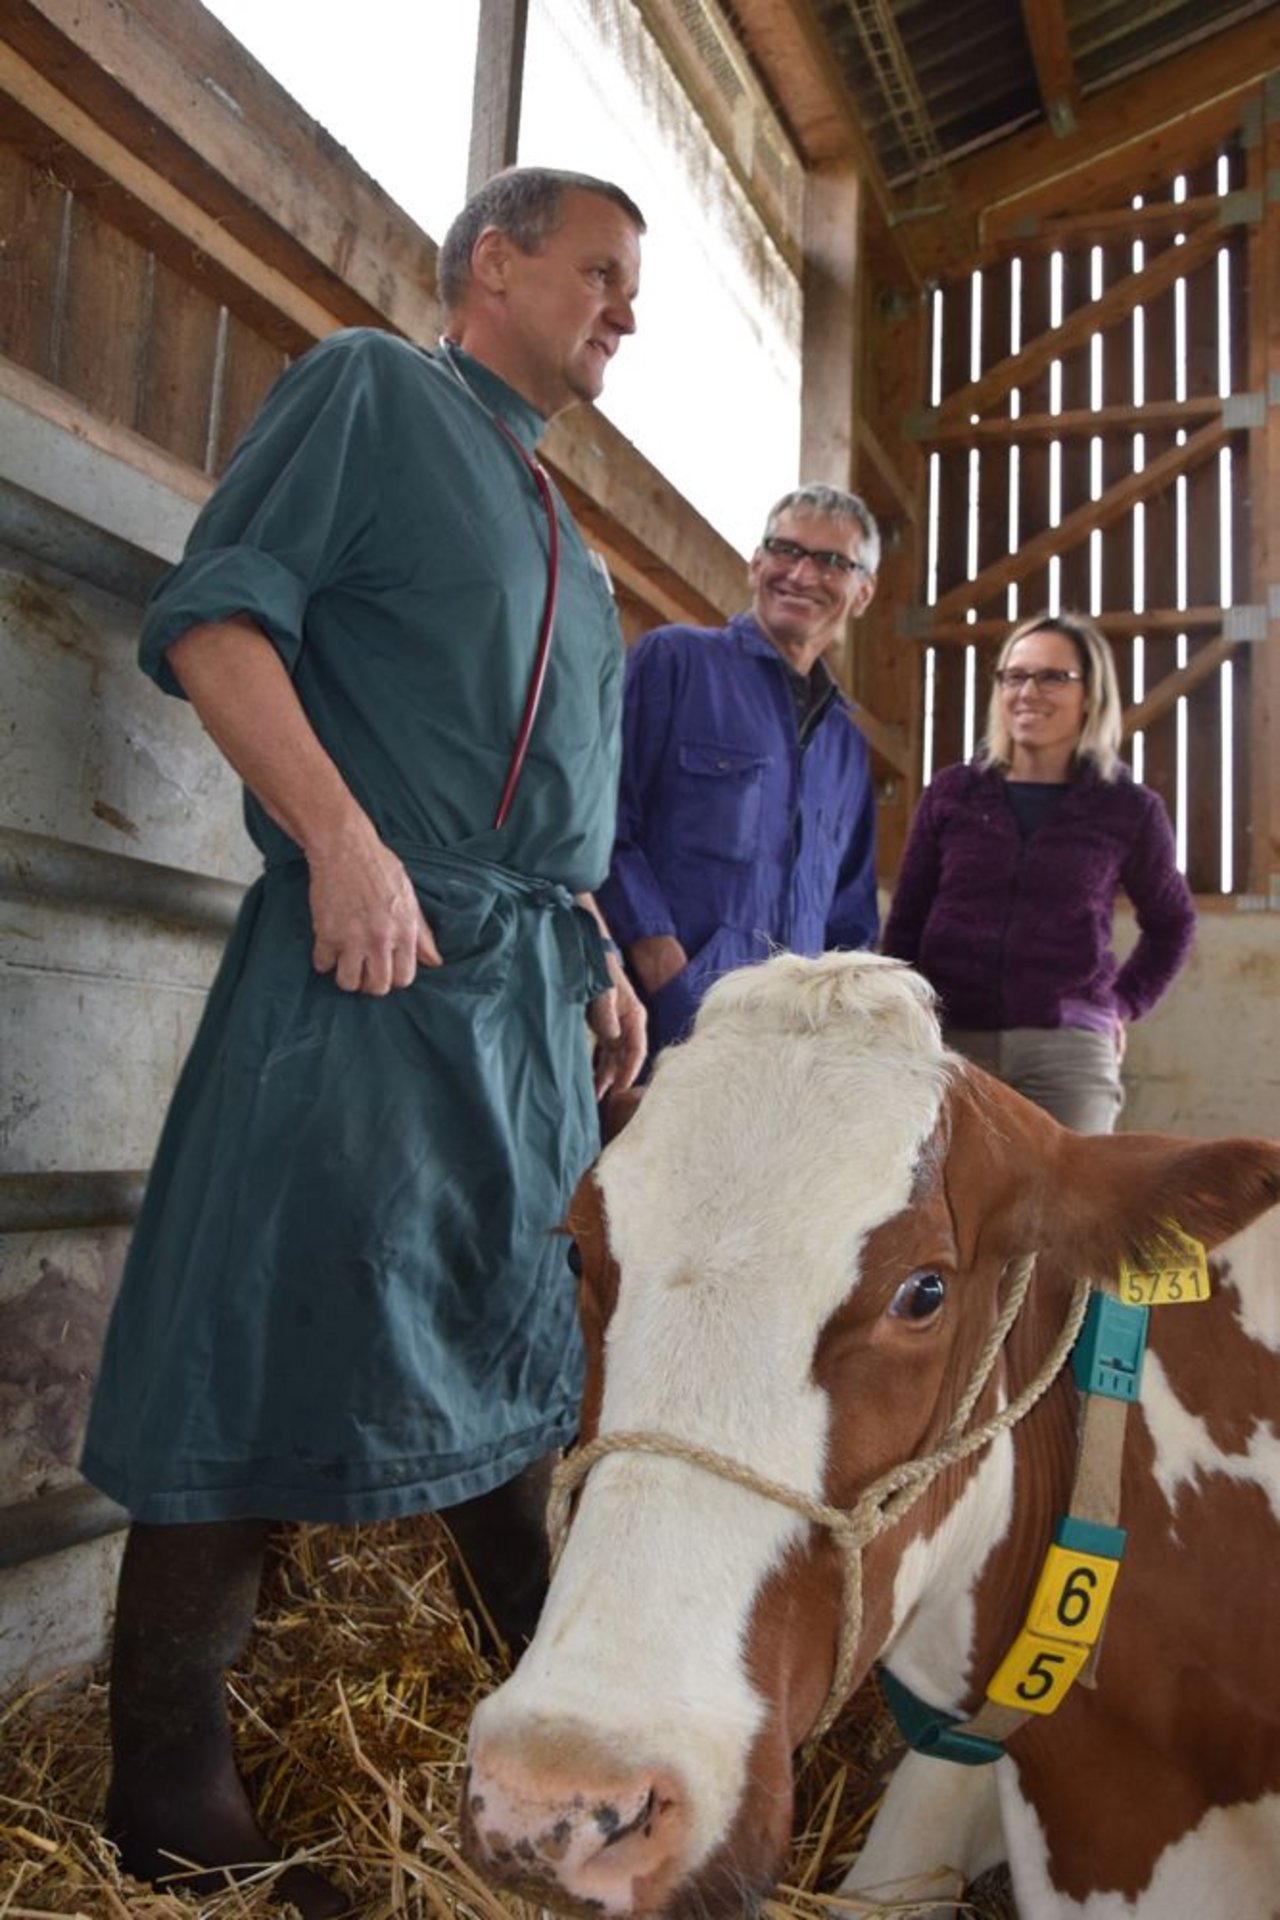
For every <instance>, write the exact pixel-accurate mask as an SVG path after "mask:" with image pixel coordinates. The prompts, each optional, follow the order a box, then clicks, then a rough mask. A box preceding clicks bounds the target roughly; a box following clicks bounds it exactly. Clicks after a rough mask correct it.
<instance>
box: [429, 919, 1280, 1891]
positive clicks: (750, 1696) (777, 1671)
mask: <svg viewBox="0 0 1280 1920" xmlns="http://www.w3.org/2000/svg"><path fill="white" fill-rule="evenodd" d="M1234 1144H1235V1151H1234V1154H1233V1153H1232V1151H1231V1150H1230V1148H1229V1147H1228V1146H1227V1144H1226V1143H1224V1144H1223V1145H1221V1146H1217V1147H1214V1146H1204V1147H1194V1146H1191V1145H1189V1144H1188V1145H1179V1144H1178V1143H1174V1142H1169V1141H1154V1140H1151V1139H1144V1138H1141V1137H1134V1138H1132V1139H1129V1140H1115V1141H1096V1140H1095V1141H1088V1140H1083V1139H1080V1138H1078V1137H1076V1136H1074V1135H1071V1134H1068V1133H1066V1132H1064V1131H1063V1130H1062V1129H1060V1128H1058V1127H1056V1126H1055V1125H1054V1124H1053V1122H1051V1121H1050V1120H1048V1119H1047V1118H1046V1117H1045V1116H1044V1115H1042V1114H1040V1113H1039V1112H1038V1111H1037V1110H1036V1109H1034V1108H1032V1107H1030V1106H1028V1105H1027V1103H1026V1102H1024V1101H1022V1100H1020V1099H1018V1098H1017V1096H1015V1095H1013V1094H1010V1093H1008V1092H1007V1090H1005V1089H1002V1088H999V1087H998V1086H996V1084H995V1083H994V1082H991V1081H989V1080H987V1079H985V1077H983V1076H981V1075H977V1074H974V1073H972V1072H971V1070H969V1069H966V1068H964V1067H963V1066H962V1065H961V1063H960V1062H958V1061H957V1060H955V1059H954V1058H953V1057H951V1056H949V1055H948V1054H947V1053H946V1052H945V1051H944V1049H943V1047H942V1044H941V1041H940V1037H939V1032H938V1027H937V1023H936V1020H935V1017H934V1014H933V1011H932V1007H931V1000H930V995H929V991H928V989H927V988H926V987H925V985H924V983H923V982H922V981H921V980H920V979H919V978H918V977H917V976H916V975H914V974H912V973H911V972H910V971H908V970H907V969H905V968H903V967H901V966H899V965H897V964H896V963H894V962H890V961H882V960H877V959H875V958H873V957H871V956H866V955H828V956H826V957H825V958H823V959H821V960H817V961H804V960H800V959H797V958H795V957H793V956H783V957H780V958H778V959H775V960H773V961H771V962H770V963H768V964H767V965H766V966H763V967H760V968H757V969H752V970H748V971H744V972H742V973H739V974H735V975H731V976H730V977H728V978H727V979H725V980H724V981H722V982H721V983H720V984H719V985H718V986H717V987H716V989H715V990H714V991H713V993H712V994H711V996H710V997H709V999H708V1001H707V1002H706V1004H705V1006H704V1009H703V1011H702V1013H701V1015H700V1016H699V1019H698V1023H697V1026H696V1029H695V1032H694V1035H693V1037H692V1038H691V1039H690V1041H688V1042H687V1043H686V1044H685V1045H684V1046H681V1047H677V1048H674V1049H672V1050H670V1051H669V1052H667V1053H666V1054H664V1056H663V1058H662V1060H661V1061H660V1062H659V1065H658V1068H657V1071H656V1073H655V1075H654V1078H653V1083H652V1086H651V1088H650V1090H649V1092H648V1093H647V1094H646V1097H645V1100H644V1103H643V1105H642V1106H641V1108H640V1110H639V1112H638V1114H637V1115H636V1117H635V1119H634V1120H633V1121H632V1122H631V1124H630V1125H629V1126H628V1128H627V1129H626V1131H625V1132H624V1133H623V1134H622V1135H620V1137H619V1138H618V1139H617V1140H615V1141H614V1142H613V1144H612V1145H611V1146H610V1147H609V1148H608V1149H607V1151H606V1152H605V1153H604V1155H603V1157H602V1158H601V1160H600V1162H599V1163H598V1166H597V1168H596V1169H595V1172H594V1174H593V1175H592V1176H589V1177H588V1178H587V1180H586V1181H584V1183H583V1185H582V1187H581V1189H580V1191H579V1193H578V1196H577V1198H576V1201H575V1203H574V1208H573V1214H572V1219H571V1224H572V1226H573V1229H574V1232H575V1235H576V1237H577V1241H578V1246H579V1249H580V1253H581V1258H582V1263H583V1281H582V1313H583V1323H584V1328H585V1332H586V1338H587V1346H588V1354H589V1363H588V1380H587V1389H586V1401H585V1408H584V1420H583V1434H584V1437H588V1438H589V1437H590V1436H592V1435H593V1434H595V1433H597V1432H600V1433H602V1434H606V1433H611V1432H622V1431H636V1430H643V1431H646V1432H655V1433H658V1434H661V1435H664V1436H673V1437H675V1438H676V1439H678V1440H680V1441H682V1442H686V1443H688V1445H689V1447H690V1448H691V1449H694V1450H696V1449H698V1448H704V1449H710V1450H713V1451H714V1452H715V1453H716V1454H717V1455H720V1456H729V1457H731V1458H732V1459H733V1460H735V1461H737V1462H740V1463H741V1464H742V1465H743V1466H744V1467H746V1468H748V1469H749V1470H751V1471H752V1472H753V1473H754V1474H755V1475H758V1476H761V1477H763V1478H765V1479H768V1480H770V1481H774V1482H778V1483H780V1484H782V1485H783V1486H785V1487H787V1488H789V1489H792V1490H793V1491H794V1492H796V1493H798V1494H800V1495H804V1496H808V1497H809V1498H811V1499H814V1500H818V1501H823V1502H826V1503H830V1504H833V1505H836V1506H839V1507H842V1508H848V1507H851V1506H852V1505H853V1504H854V1502H855V1501H856V1500H857V1498H858V1495H859V1493H860V1492H861V1491H862V1490H863V1489H864V1488H866V1487H867V1486H868V1484H869V1483H871V1482H872V1481H874V1480H876V1479H877V1478H879V1477H880V1476H881V1475H883V1474H884V1473H885V1472H886V1470H887V1469H889V1468H890V1467H892V1466H894V1465H895V1464H897V1463H898V1462H901V1461H904V1460H908V1459H911V1458H913V1457H915V1456H918V1455H921V1454H923V1453H927V1452H928V1451H929V1450H930V1449H933V1448H936V1446H937V1445H938V1443H939V1441H940V1440H941V1438H942V1436H943V1434H944V1433H945V1431H946V1429H947V1426H948V1423H949V1421H950V1419H951V1415H952V1413H953V1411H954V1408H955V1406H956V1403H957V1401H958V1399H959V1397H960V1396H961V1395H962V1393H963V1392H964V1390H965V1388H966V1385H967V1384H968V1382H969V1381H970V1379H971V1378H972V1377H973V1376H974V1372H975V1367H976V1364H977V1361H978V1358H979V1355H980V1353H981V1350H982V1348H983V1345H984V1342H985V1341H986V1338H987V1335H988V1333H989V1331H990V1329H991V1327H992V1325H993V1324H994V1322H995V1320H996V1318H997V1315H998V1312H999V1308H1000V1303H1001V1299H1002V1295H1003V1290H1004V1288H1005V1287H1006V1285H1007V1282H1008V1276H1009V1273H1010V1270H1011V1267H1012V1265H1013V1264H1014V1263H1015V1262H1016V1261H1017V1259H1018V1258H1019V1256H1021V1255H1023V1254H1025V1253H1028V1252H1032V1251H1034V1252H1036V1253H1037V1256H1038V1264H1037V1269H1036V1280H1035V1284H1034V1288H1033V1295H1034V1296H1035V1299H1036V1303H1037V1313H1036V1316H1035V1323H1034V1324H1033V1323H1032V1321H1031V1320H1030V1319H1028V1322H1027V1324H1026V1325H1025V1326H1024V1325H1021V1324H1020V1325H1019V1328H1018V1330H1017V1333H1016V1336H1015V1339H1014V1341H1012V1342H1011V1353H1010V1354H1009V1355H1007V1356H1006V1361H1007V1362H1008V1363H1009V1364H1012V1363H1013V1358H1014V1356H1013V1353H1012V1348H1013V1347H1015V1346H1017V1345H1018V1344H1021V1345H1023V1346H1025V1347H1027V1348H1028V1349H1031V1348H1035V1347H1036V1346H1037V1344H1038V1345H1039V1347H1040V1348H1043V1346H1044V1344H1045V1340H1044V1335H1043V1332H1042V1331H1041V1328H1042V1327H1044V1326H1047V1327H1049V1328H1050V1329H1054V1328H1056V1326H1057V1325H1059V1324H1060V1322H1061V1320H1062V1317H1063V1316H1064V1315H1065V1313H1066V1311H1067V1306H1068V1301H1069V1298H1070V1295H1071V1292H1072V1288H1073V1285H1074V1283H1075V1281H1076V1279H1077V1278H1078V1276H1079V1275H1080V1274H1081V1273H1087V1272H1089V1271H1095V1272H1097V1271H1102V1270H1104V1269H1112V1268H1114V1265H1115V1261H1116V1259H1117V1258H1118V1256H1119V1253H1120V1252H1121V1251H1122V1250H1124V1249H1126V1248H1127V1247H1130V1246H1131V1245H1133V1244H1135V1243H1137V1242H1140V1241H1142V1240H1143V1239H1146V1238H1149V1237H1150V1235H1151V1232H1152V1231H1153V1229H1154V1228H1155V1227H1156V1226H1157V1225H1158V1224H1160V1223H1162V1222H1163V1221H1165V1220H1167V1219H1168V1218H1170V1217H1177V1218H1178V1219H1179V1220H1180V1221H1181V1223H1182V1224H1183V1225H1184V1226H1186V1227H1187V1228H1189V1229H1190V1230H1191V1231H1193V1232H1195V1233H1197V1234H1198V1235H1199V1236H1200V1238H1202V1239H1204V1240H1205V1241H1206V1242H1208V1243H1210V1244H1212V1243H1215V1242H1216V1241H1218V1240H1221V1239H1222V1238H1224V1237H1225V1236H1226V1235H1227V1234H1228V1233H1230V1232H1232V1231H1234V1230H1235V1228H1236V1227H1237V1226H1239V1225H1241V1224H1243V1223H1244V1221H1245V1220H1246V1219H1247V1218H1249V1217H1251V1216H1252V1214H1254V1213H1257V1212H1259V1211H1261V1210H1262V1208H1263V1207H1265V1206H1266V1205H1267V1204H1269V1203H1270V1201H1271V1200H1273V1199H1274V1198H1275V1197H1276V1195H1277V1192H1278V1191H1280V1156H1277V1155H1275V1154H1273V1155H1272V1156H1271V1159H1270V1161H1269V1162H1267V1161H1266V1159H1265V1155H1264V1153H1263V1151H1262V1150H1260V1149H1257V1150H1255V1149H1253V1148H1249V1147H1248V1146H1247V1143H1244V1144H1242V1143H1234ZM1268 1180H1269V1181H1270V1185H1269V1186H1268V1184H1267V1182H1268ZM1038 1357H1039V1356H1038V1355H1037V1354H1036V1353H1034V1352H1033V1353H1031V1354H1030V1360H1031V1362H1032V1363H1033V1364H1034V1362H1035V1360H1036V1359H1037V1358H1038ZM1008 1390H1009V1386H1008V1380H1007V1377H1006V1366H1005V1363H1003V1362H1002V1364H1001V1366H998V1367H997V1368H996V1370H995V1372H994V1373H993V1375H992V1378H991V1381H990V1384H989V1385H988V1387H987V1388H986V1390H985V1393H984V1396H983V1398H982V1400H981V1401H980V1402H979V1405H978V1407H977V1409H976V1415H977V1416H978V1417H980V1416H981V1415H982V1414H984V1413H986V1412H989V1411H990V1410H991V1409H992V1407H993V1406H994V1405H995V1404H996V1403H997V1401H998V1399H1000V1398H1001V1397H1003V1396H1004V1395H1006V1394H1007V1392H1008ZM1011 1484H1012V1455H1011V1449H1010V1446H1009V1444H1008V1443H1006V1444H1005V1445H1004V1446H1003V1447H1001V1446H997V1447H994V1448H992V1449H990V1450H989V1451H988V1452H987V1454H986V1455H985V1456H984V1457H983V1459H982V1460H981V1462H980V1463H970V1464H969V1465H967V1466H965V1467H961V1468H955V1469H951V1470H949V1471H948V1472H947V1473H946V1474H944V1475H943V1476H942V1477H941V1478H939V1479H938V1481H937V1482H936V1483H935V1485H934V1487H933V1489H932V1490H931V1492H930V1494H929V1495H928V1496H927V1497H926V1499H925V1500H924V1501H923V1502H921V1503H920V1504H919V1505H918V1506H917V1507H916V1509H915V1510H914V1511H913V1513H912V1515H911V1516H910V1518H909V1519H907V1520H905V1521H904V1522H902V1523H900V1524H899V1525H898V1526H897V1527H895V1528H894V1529H892V1530H891V1531H890V1532H889V1533H887V1534H885V1535H884V1536H883V1537H882V1538H881V1539H879V1540H878V1541H877V1542H876V1543H875V1544H874V1545H873V1546H872V1547H871V1548H869V1549H868V1551H867V1553H866V1555H865V1560H864V1574H865V1589H866V1599H865V1608H864V1614H863V1621H862V1630H861V1639H860V1644H859V1651H858V1659H857V1663H856V1667H857V1672H858V1673H859V1674H861V1673H862V1672H865V1671H866V1669H867V1668H868V1666H869V1665H870V1663H871V1661H872V1660H873V1658H875V1656H876V1655H877V1654H878V1653H879V1652H880V1651H882V1650H883V1649H884V1648H885V1647H886V1645H888V1644H889V1643H891V1642H895V1641H896V1640H898V1639H900V1638H901V1636H902V1633H903V1628H904V1623H906V1622H910V1623H911V1624H912V1628H913V1630H915V1629H918V1627H919V1624H920V1622H921V1621H922V1620H923V1621H924V1622H925V1623H926V1628H927V1622H928V1615H929V1594H930V1581H931V1576H933V1575H934V1574H936V1570H937V1568H938V1567H939V1566H940V1565H945V1566H946V1567H947V1568H948V1570H949V1574H950V1577H952V1578H962V1579H967V1580H968V1581H970V1583H973V1582H975V1581H976V1580H977V1578H978V1575H979V1573H980V1571H981V1568H982V1565H983V1563H984V1560H985V1558H986V1556H987V1555H988V1553H989V1552H990V1550H991V1546H992V1544H993V1541H994V1540H995V1539H996V1538H997V1537H998V1535H999V1533H1000V1532H1001V1530H1002V1529H1003V1528H1004V1526H1005V1525H1006V1524H1007V1519H1008V1513H1009V1505H1010V1499H1011ZM841 1598H842V1589H841V1578H840V1570H839V1565H838V1561H837V1557H836V1554H835V1552H834V1549H833V1546H832V1543H831V1540H830V1538H829V1536H828V1535H827V1533H826V1532H825V1531H824V1530H823V1529H822V1528H820V1527H815V1526H813V1525H811V1524H810V1522H808V1521H807V1520H806V1519H804V1518H803V1517H802V1515H800V1514H798V1513H797V1512H796V1511H795V1510H794V1509H793V1508H791V1507H789V1506H787V1505H784V1504H781V1503H779V1502H776V1501H773V1500H770V1499H768V1498H765V1497H763V1496H762V1495H761V1493H760V1492H758V1491H755V1490H751V1489H749V1488H745V1487H743V1486H740V1485H736V1484H733V1483H732V1482H730V1481H728V1480H726V1479H724V1478H723V1477H721V1476H720V1475H718V1474H716V1473H712V1472H710V1471H708V1470H706V1468H705V1467H703V1466H701V1465H699V1464H698V1463H697V1461H696V1459H694V1458H693V1457H692V1454H691V1456H690V1457H689V1458H687V1459H671V1458H666V1457H657V1456H654V1455H652V1454H647V1453H643V1452H622V1453H616V1454H610V1455H608V1456H607V1457H605V1458H603V1459H601V1460H600V1461H599V1462H598V1463H597V1464H596V1465H595V1466H594V1468H593V1469H592V1471H591V1473H590V1475H589V1477H588V1478H587V1480H586V1482H585V1485H584V1487H583V1490H582V1492H581V1495H580V1499H579V1504H578V1510H577V1513H576V1516H575V1518H574V1521H573V1524H572V1527H571V1529H570V1531H569V1534H568V1539H567V1542H566V1545H565V1549H564V1553H563V1558H562V1560H561V1563H560V1566H559V1569H558V1572H557V1574H556V1577H555V1580H554V1581H553V1585H552V1590H551V1594H550V1598H549V1600H548V1602H547V1606H546V1610H545V1612H544V1615H543V1618H542V1621H541V1624H540V1626H539V1628H538V1632H537V1635H536V1638H535V1639H534V1641H533V1644H532V1645H531V1647H530V1648H529V1650H528V1652H527V1653H526V1655H525V1656H524V1659H523V1661H522V1662H521V1664H520V1666H519V1668H518V1669H517V1671H516V1673H515V1675H514V1676H513V1677H512V1679H511V1680H509V1681H508V1682H507V1683H506V1685H505V1686H503V1687H502V1688H500V1689H499V1690H498V1692H497V1693H496V1694H495V1695H494V1696H493V1697H492V1698H491V1699H490V1700H488V1701H486V1702H485V1703H484V1704H483V1705H482V1706H481V1708H480V1709H479V1711H478V1712H477V1715H476V1719H475V1724H474V1728H473V1733H472V1745H471V1763H470V1772H469V1779H468V1786H467V1791H466V1804H465V1808H464V1832H465V1835H466V1840H467V1845H468V1847H469V1849H470V1851H471V1854H472V1857H473V1858H474V1859H476V1860H477V1862H479V1863H480V1864H481V1865H482V1866H483V1867H484V1868H485V1870H486V1871H487V1872H489V1873H490V1874H491V1875H493V1876H494V1877H496V1878H499V1879H501V1880H503V1881H504V1882H505V1883H507V1884H510V1885H513V1886H517V1887H521V1888H523V1889H524V1890H526V1891H528V1892H530V1893H531V1894H532V1895H534V1896H535V1897H538V1898H540V1899H544V1900H549V1901H552V1902H554V1903H555V1904H557V1905H560V1906H562V1907H569V1908H581V1909H583V1910H589V1911H591V1912H593V1913H605V1914H613V1915H643V1916H662V1917H663V1920H675V1917H676V1916H684V1915H695V1914H696V1915H700V1916H701V1915H707V1914H714V1913H719V1912H723V1913H726V1914H739V1913H741V1912H743V1911H745V1910H747V1909H748V1908H749V1906H750V1903H751V1901H752V1900H753V1899H754V1898H755V1896H757V1895H758V1894H760V1893H761V1892H763V1891H764V1890H766V1889H767V1887H768V1885H769V1884H770V1882H771V1880H772V1878H773V1876H774V1875H775V1873H776V1871H777V1868H778V1865H779V1863H780V1860H781V1857H782V1854H783V1851H784V1849H785V1846H786V1843H787V1839H788V1836H789V1833H790V1824H791V1812H792V1804H791V1802H792V1789H791V1756H792V1753H793V1751H794V1749H795V1748H796V1746H797V1745H798V1744H800V1743H801V1742H802V1741H803V1739H804V1738H805V1736H806V1735H807V1734H808V1733H809V1732H810V1730H811V1729H812V1727H813V1725H814V1722H815V1719H816V1718H817V1716H818V1715H819V1713H820V1711H821V1710H822V1707H823V1704H824V1700H825V1698H826V1695H827V1691H828V1688H829V1686H830V1682H831V1678H832V1671H833V1661H834V1657H835V1647H836V1644H837V1637H838V1629H839V1624H840V1618H841ZM925 1638H926V1640H927V1638H928V1634H927V1631H926V1634H925ZM957 1655H958V1658H959V1659H960V1661H961V1668H963V1661H964V1657H965V1649H964V1648H963V1647H962V1648H959V1649H958V1650H957ZM956 1704H957V1705H959V1702H958V1701H957V1703H956Z"/></svg>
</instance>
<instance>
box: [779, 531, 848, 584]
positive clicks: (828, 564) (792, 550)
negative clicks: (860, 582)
mask: <svg viewBox="0 0 1280 1920" xmlns="http://www.w3.org/2000/svg"><path fill="white" fill-rule="evenodd" d="M760 545H761V546H762V547H763V548H764V550H765V552H766V553H771V554H772V555H773V557H774V559H775V560H812V562H813V564H814V566H815V567H821V569H822V571H823V573H865V574H866V576H867V578H868V579H870V577H871V569H870V567H868V566H864V564H863V562H862V561H861V560H851V559H850V557H849V555H848V554H847V553H837V552H836V550H835V548H834V547H802V546H801V545H800V542H799V541H798V540H784V539H782V538H781V536H780V535H778V534H776V533H767V534H766V535H765V537H764V539H763V540H762V541H761V542H760Z"/></svg>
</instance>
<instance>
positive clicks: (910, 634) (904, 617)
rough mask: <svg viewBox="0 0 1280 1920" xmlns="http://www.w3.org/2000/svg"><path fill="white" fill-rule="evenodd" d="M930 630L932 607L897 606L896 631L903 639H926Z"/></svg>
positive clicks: (931, 627) (931, 629) (931, 626)
mask: <svg viewBox="0 0 1280 1920" xmlns="http://www.w3.org/2000/svg"><path fill="white" fill-rule="evenodd" d="M932 631H933V610H932V608H930V607H899V609H898V632H899V634H900V635H901V636H902V638H903V639H904V640H927V639H928V638H929V635H930V633H932Z"/></svg>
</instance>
